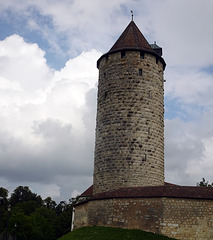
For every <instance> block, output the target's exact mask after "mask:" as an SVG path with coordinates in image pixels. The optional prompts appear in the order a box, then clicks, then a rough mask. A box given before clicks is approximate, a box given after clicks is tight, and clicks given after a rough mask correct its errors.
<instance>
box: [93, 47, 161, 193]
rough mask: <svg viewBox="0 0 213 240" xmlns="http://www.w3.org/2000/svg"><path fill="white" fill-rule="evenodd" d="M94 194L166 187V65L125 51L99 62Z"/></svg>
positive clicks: (135, 52) (141, 54) (147, 56)
mask: <svg viewBox="0 0 213 240" xmlns="http://www.w3.org/2000/svg"><path fill="white" fill-rule="evenodd" d="M96 124H97V125H96V143H95V162H94V184H93V185H94V194H96V193H100V192H104V191H109V190H113V189H118V188H121V187H137V186H158V185H164V79H163V64H162V63H161V61H160V60H159V61H158V59H157V58H156V56H153V55H151V54H148V53H141V52H140V51H125V52H123V51H121V52H116V53H113V54H112V53H111V54H109V55H108V56H106V57H104V58H102V59H101V61H100V62H99V86H98V108H97V120H96Z"/></svg>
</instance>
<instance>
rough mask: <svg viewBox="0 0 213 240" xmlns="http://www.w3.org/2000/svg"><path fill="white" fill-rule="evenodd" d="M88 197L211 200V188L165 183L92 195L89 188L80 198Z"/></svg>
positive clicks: (212, 192)
mask: <svg viewBox="0 0 213 240" xmlns="http://www.w3.org/2000/svg"><path fill="white" fill-rule="evenodd" d="M89 196H90V197H91V199H92V200H100V199H109V198H148V197H168V198H189V199H209V200H213V187H192V186H179V185H175V184H171V183H166V182H165V184H164V186H150V187H126V188H120V189H118V190H114V191H109V192H103V193H99V194H96V195H93V186H91V187H90V188H88V189H87V190H86V191H85V192H84V193H82V194H81V197H89Z"/></svg>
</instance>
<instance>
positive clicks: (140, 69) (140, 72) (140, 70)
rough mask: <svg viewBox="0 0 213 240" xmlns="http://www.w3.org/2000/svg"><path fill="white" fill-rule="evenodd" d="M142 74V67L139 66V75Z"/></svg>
mask: <svg viewBox="0 0 213 240" xmlns="http://www.w3.org/2000/svg"><path fill="white" fill-rule="evenodd" d="M142 74H143V71H142V68H139V76H142Z"/></svg>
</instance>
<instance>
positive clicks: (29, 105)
mask: <svg viewBox="0 0 213 240" xmlns="http://www.w3.org/2000/svg"><path fill="white" fill-rule="evenodd" d="M212 4H213V3H212V1H211V0H206V1H205V2H204V1H201V0H188V1H187V2H186V1H183V0H180V1H171V0H162V1H160V2H159V1H157V0H150V1H145V0H141V1H137V0H116V1H111V2H110V1H108V2H107V1H95V0H88V1H84V0H76V1H50V0H38V1H33V0H29V1H25V0H23V1H19V4H17V3H16V1H15V0H8V1H1V2H0V11H1V16H2V17H5V21H6V22H7V23H8V19H7V18H8V17H10V14H11V15H13V20H14V19H16V20H17V21H14V23H15V25H14V26H15V27H17V26H18V24H20V23H21V21H22V25H21V27H20V26H18V27H17V28H15V29H16V31H17V32H18V30H20V29H21V30H22V31H23V32H22V33H23V35H24V36H25V38H24V37H21V36H19V35H18V34H16V35H12V36H9V37H7V38H6V39H4V40H2V41H1V42H0V122H1V125H0V164H1V166H3V167H1V169H0V173H1V177H3V176H4V180H2V181H1V182H3V183H5V184H6V185H5V187H6V186H8V187H9V188H10V190H11V186H10V184H14V188H15V187H17V184H18V183H20V184H26V185H30V186H32V187H33V188H34V189H38V190H39V189H41V192H42V194H43V193H44V192H45V191H46V190H45V189H47V188H48V187H49V189H50V190H51V192H48V193H49V194H52V195H51V196H56V197H57V198H58V199H59V198H60V197H59V194H60V195H61V197H62V196H63V197H66V198H69V197H70V195H71V194H72V193H73V194H74V193H76V192H75V191H79V192H81V191H84V190H85V189H86V188H87V187H88V186H89V185H90V184H91V183H92V168H93V148H94V141H95V140H94V138H95V137H94V128H95V112H96V92H97V80H98V71H97V69H96V61H97V59H98V58H99V57H100V55H101V53H100V52H98V51H97V50H91V49H93V48H96V49H99V50H100V49H101V51H104V52H107V51H108V50H109V49H110V47H111V46H112V45H113V43H114V42H115V40H116V39H117V38H118V36H119V35H120V34H121V32H122V31H123V30H124V28H125V27H126V26H127V24H128V23H129V21H130V19H131V15H130V10H134V19H135V22H136V24H137V25H138V27H139V28H140V29H141V30H142V32H143V33H144V35H145V37H146V38H147V40H148V41H149V42H153V41H155V40H156V41H157V44H159V45H160V46H162V47H163V52H164V53H165V54H164V56H165V60H166V62H167V65H168V66H167V68H166V75H165V78H166V80H167V82H166V85H165V95H166V97H167V99H169V100H171V102H172V100H174V99H176V100H177V102H176V103H179V104H180V109H179V110H182V111H183V115H184V114H185V115H186V116H190V115H191V118H190V121H189V119H188V120H187V121H186V122H184V121H183V119H184V118H182V119H178V118H174V119H170V120H166V128H165V133H166V134H165V142H166V180H167V181H170V182H173V183H179V184H183V185H186V184H192V185H195V184H196V182H197V181H199V180H201V178H202V177H205V178H206V179H207V180H209V181H212V179H211V178H212V175H211V169H212V157H211V154H212V150H211V143H212V140H213V127H211V125H212V122H211V119H212V117H213V114H212V112H213V111H212V96H211V95H212V94H211V93H212V90H213V89H212V88H213V84H212V74H211V73H208V72H205V71H204V70H203V69H206V68H207V67H208V66H210V65H212V62H213V52H212V48H211V44H212V39H213V30H212V28H210V27H209V26H210V25H209V24H210V23H211V22H212V20H213V15H212V13H211V9H212ZM5 9H7V10H8V9H9V10H10V11H4V10H5ZM23 22H24V23H26V24H25V28H23V27H22V26H23ZM17 29H18V30H17ZM25 31H26V32H27V31H30V33H34V34H35V35H32V36H30V34H29V33H28V34H26V32H25ZM25 34H26V35H25ZM26 36H27V37H26ZM34 38H35V39H34ZM37 38H39V40H38V39H37ZM24 39H28V42H27V41H26V40H24ZM37 40H38V41H40V43H43V42H44V40H45V44H46V43H47V42H48V43H49V46H48V47H47V46H45V44H43V46H45V47H46V49H45V51H43V50H42V49H41V48H40V47H39V45H38V44H32V43H29V41H31V42H35V41H37ZM65 49H66V50H65ZM82 50H84V52H83V51H82ZM47 51H48V54H50V55H51V54H53V55H54V54H56V55H55V56H56V60H58V59H59V58H60V56H59V55H60V54H62V55H66V57H69V56H76V55H78V56H77V57H75V58H72V59H69V60H68V61H67V62H66V64H65V66H64V67H63V68H62V69H60V70H58V71H56V70H53V69H51V68H50V67H49V66H48V65H47V62H46V58H47V55H48V54H47V55H45V53H46V52H47ZM80 52H82V53H81V54H79V53H80ZM53 55H51V56H53ZM58 61H59V60H58ZM61 65H63V64H61ZM201 69H202V71H201ZM193 105H194V106H193ZM173 107H175V106H174V105H173V106H172V105H169V104H168V109H167V111H171V109H172V108H173ZM177 115H179V116H181V114H176V116H177ZM184 120H186V119H184ZM42 186H43V188H42ZM42 189H43V190H42Z"/></svg>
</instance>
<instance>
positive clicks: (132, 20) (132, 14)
mask: <svg viewBox="0 0 213 240" xmlns="http://www.w3.org/2000/svg"><path fill="white" fill-rule="evenodd" d="M130 12H131V14H132V21H133V16H134V15H133V11H132V10H131V11H130Z"/></svg>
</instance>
